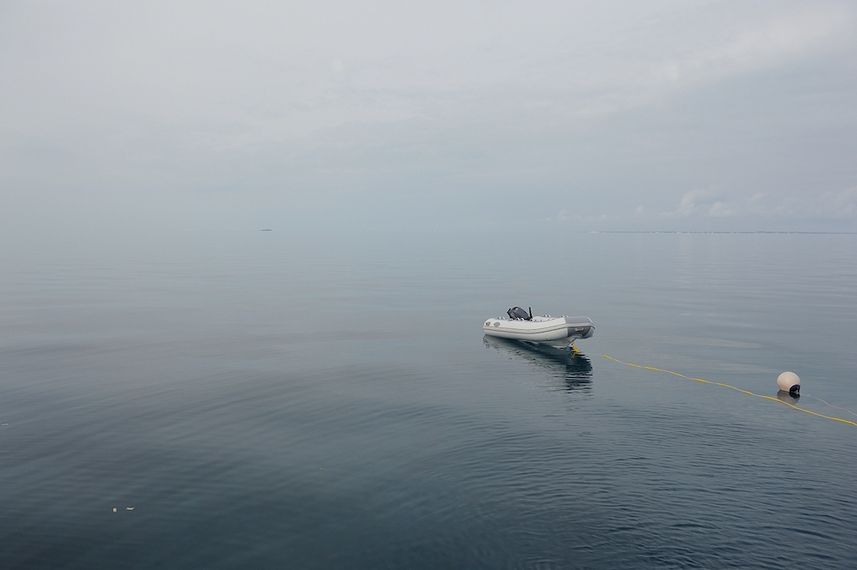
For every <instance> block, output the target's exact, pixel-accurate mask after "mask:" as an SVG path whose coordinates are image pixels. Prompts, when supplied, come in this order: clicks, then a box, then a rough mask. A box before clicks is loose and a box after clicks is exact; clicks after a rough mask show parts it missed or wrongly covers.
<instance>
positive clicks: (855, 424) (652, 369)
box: [601, 354, 857, 427]
mask: <svg viewBox="0 0 857 570" xmlns="http://www.w3.org/2000/svg"><path fill="white" fill-rule="evenodd" d="M601 356H603V357H604V358H606V359H607V360H610V361H612V362H616V363H618V364H621V365H623V366H628V367H630V368H639V369H641V370H648V371H649V372H660V373H662V374H670V375H672V376H677V377H679V378H684V379H685V380H691V381H693V382H698V383H700V384H712V385H714V386H720V387H721V388H729V389H730V390H735V391H736V392H741V393H742V394H744V395H745V396H755V397H756V398H762V399H763V400H770V401H771V402H776V403H778V404H782V405H784V406H788V407H790V408H792V409H793V410H797V411H799V412H803V413H805V414H809V415H811V416H816V417H819V418H824V419H826V420H830V421H833V422H839V423H841V424H845V425H849V426H851V427H857V422H855V421H852V420H848V419H845V418H837V417H836V416H826V415H824V414H820V413H818V412H814V411H813V410H810V409H807V408H802V407H800V406H796V405H795V404H790V403H788V402H783V401H782V400H779V399H777V398H775V397H773V396H763V395H762V394H756V393H755V392H751V391H750V390H744V389H743V388H738V387H737V386H733V385H732V384H726V383H725V382H715V381H713V380H706V379H705V378H698V377H694V376H686V375H684V374H682V373H680V372H674V371H672V370H664V369H663V368H655V367H654V366H646V365H645V364H635V363H634V362H625V361H623V360H619V359H618V358H614V357H612V356H610V355H609V354H602V355H601Z"/></svg>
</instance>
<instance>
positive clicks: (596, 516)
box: [0, 231, 857, 569]
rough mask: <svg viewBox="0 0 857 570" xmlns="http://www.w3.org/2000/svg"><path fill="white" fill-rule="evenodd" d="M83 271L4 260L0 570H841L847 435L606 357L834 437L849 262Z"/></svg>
mask: <svg viewBox="0 0 857 570" xmlns="http://www.w3.org/2000/svg"><path fill="white" fill-rule="evenodd" d="M542 237H544V236H542ZM123 240H124V241H127V242H128V243H125V244H123V243H122V241H123ZM105 242H106V243H101V244H98V245H97V246H93V247H92V248H91V249H87V248H80V247H76V246H75V245H74V244H56V246H55V247H53V248H51V249H44V250H42V251H40V253H39V254H38V255H31V254H30V253H27V251H26V248H24V249H21V250H17V251H13V250H12V249H11V248H9V249H7V250H6V251H5V252H4V253H3V259H2V262H3V272H2V281H0V295H2V296H0V323H2V327H0V423H2V425H0V506H2V508H0V544H2V548H0V567H2V568H119V567H131V568H154V567H160V568H234V567H244V568H373V569H374V568H432V569H434V568H533V567H539V568H553V567H557V568H566V567H602V568H618V567H674V566H705V567H723V566H727V565H731V566H743V567H770V568H782V567H800V568H831V567H839V568H853V567H857V546H856V545H857V541H855V539H857V476H855V471H857V428H854V427H851V426H847V425H843V424H840V423H835V422H832V421H828V420H824V419H821V418H818V417H814V416H811V415H808V414H803V413H800V412H796V411H794V410H791V409H789V408H788V407H786V406H783V405H779V404H778V403H776V402H771V401H768V400H764V399H760V398H752V397H747V396H744V395H742V394H740V393H737V392H735V391H731V390H728V389H724V388H720V387H715V386H710V385H702V384H698V383H694V382H690V381H687V380H683V379H681V378H677V377H674V376H669V375H665V374H658V373H653V372H650V371H646V370H640V369H634V368H628V367H624V366H622V365H619V364H617V363H615V362H612V361H610V360H607V359H605V358H604V357H603V356H602V355H603V354H604V353H608V354H610V355H612V356H614V357H616V358H619V359H622V360H626V361H631V362H637V363H643V364H649V365H653V366H657V367H661V368H666V369H670V370H676V371H679V372H682V373H686V374H688V375H691V376H701V377H704V378H710V379H714V380H720V381H723V382H728V383H730V384H734V385H736V386H739V387H742V388H746V389H748V390H752V391H754V392H757V393H760V394H764V395H772V396H773V395H776V385H775V378H776V376H777V374H778V373H779V372H780V371H782V370H794V371H796V372H797V373H798V374H800V375H801V377H802V379H803V393H804V397H803V398H802V399H801V405H805V406H807V407H809V408H812V409H814V410H817V411H819V412H821V413H825V414H830V415H836V416H840V417H845V418H850V419H857V417H855V412H853V411H852V410H857V378H855V376H857V350H855V341H857V332H855V331H857V236H854V235H757V234H747V235H687V234H684V235H677V234H593V235H588V234H581V235H565V236H550V237H549V239H537V238H536V237H534V236H522V237H519V238H518V239H515V240H512V239H508V240H507V241H505V242H498V241H496V240H494V239H492V238H490V237H488V236H484V235H482V236H477V235H475V234H468V235H462V236H459V237H455V238H450V237H447V238H444V239H443V240H440V241H439V240H438V239H437V238H435V237H431V236H421V237H402V236H398V237H396V238H392V237H391V238H385V237H384V236H374V237H361V238H358V239H356V240H353V241H346V242H335V241H333V240H331V241H329V242H323V243H314V242H307V240H306V239H301V238H299V237H297V236H292V235H290V234H288V233H285V232H280V231H274V232H228V233H224V234H221V235H198V234H192V233H188V234H182V235H179V236H173V237H172V238H170V239H166V238H159V239H155V240H151V241H146V240H140V239H134V238H128V237H127V236H125V237H122V238H120V239H119V241H118V242H117V243H109V242H110V240H105ZM511 305H522V306H528V305H532V306H533V309H534V311H535V312H539V313H541V312H551V313H554V314H559V313H568V314H586V315H589V316H591V317H592V318H593V319H594V320H595V321H596V323H597V325H598V331H597V333H596V336H595V337H594V338H592V339H590V340H587V341H582V342H580V343H579V348H580V349H581V350H582V352H583V355H582V356H578V357H570V356H568V355H566V354H563V353H559V352H553V351H549V350H533V349H530V348H528V347H526V346H523V345H519V344H516V343H514V342H499V341H493V342H492V341H490V340H488V339H485V338H483V336H482V333H481V323H482V321H483V320H484V319H485V318H486V317H490V316H496V315H499V314H501V313H502V312H503V311H504V310H505V309H506V308H507V307H508V306H511ZM819 399H823V400H824V401H825V402H828V403H829V404H831V405H828V404H827V403H823V402H822V401H821V400H819ZM832 406H838V408H833V407H832ZM114 508H116V512H113V509H114ZM130 508H133V510H129V509H130Z"/></svg>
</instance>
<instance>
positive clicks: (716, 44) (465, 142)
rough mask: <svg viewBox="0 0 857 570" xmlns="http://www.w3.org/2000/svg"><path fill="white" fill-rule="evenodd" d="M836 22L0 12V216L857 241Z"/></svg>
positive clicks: (697, 5)
mask: <svg viewBox="0 0 857 570" xmlns="http://www.w3.org/2000/svg"><path fill="white" fill-rule="evenodd" d="M855 23H857V7H854V6H853V5H852V4H851V3H849V2H812V3H807V2H757V3H752V4H751V3H739V4H735V3H724V2H684V1H674V2H657V3H651V2H646V3H640V2H614V3H602V2H577V3H568V2H556V3H550V2H546V3H539V4H532V3H523V2H521V3H497V4H495V5H490V6H485V5H481V4H477V3H461V2H455V3H452V2H450V3H431V4H425V5H423V6H416V7H415V6H413V5H411V4H410V3H407V4H403V3H397V2H380V3H371V4H364V3H343V2H339V3H323V2H322V3H319V2H289V3H279V2H247V3H240V4H235V3H216V2H181V3H174V2H150V3H144V4H138V3H124V2H95V1H92V2H81V3H65V2H40V3H32V2H6V3H4V4H3V5H2V6H0V73H2V77H3V78H4V89H3V93H2V95H0V97H2V106H0V128H2V130H0V199H2V206H3V207H2V213H0V222H2V224H3V225H4V227H6V228H12V229H15V228H18V229H20V228H22V227H28V225H29V224H31V223H32V221H33V220H34V219H41V220H48V221H50V222H51V223H61V224H64V225H65V226H67V227H68V228H69V229H74V228H79V227H91V226H93V225H95V226H98V225H99V224H108V225H109V224H111V223H119V222H121V223H123V224H127V223H138V224H143V225H151V224H157V225H162V226H165V227H199V228H206V227H224V226H229V227H240V226H242V225H247V226H255V225H265V226H268V225H277V224H282V225H285V224H330V226H331V227H337V228H344V227H351V226H352V225H353V226H356V227H364V226H365V225H366V224H367V223H368V222H371V223H372V224H376V225H384V224H389V225H390V227H400V226H406V225H408V224H421V223H425V224H434V223H437V220H438V219H443V220H445V223H449V224H461V225H467V224H469V223H473V220H496V219H501V218H502V216H504V215H506V214H507V213H508V212H509V211H511V210H513V209H519V210H520V212H521V215H522V216H523V218H525V219H527V220H531V221H532V222H538V221H542V220H545V219H550V220H552V221H553V222H554V223H556V224H562V225H565V226H568V227H581V228H582V229H636V228H641V229H658V228H662V227H668V228H667V229H673V228H676V229H687V228H698V227H703V226H704V227H705V228H707V229H789V228H794V229H804V230H805V229H814V230H823V229H832V230H857V211H855V210H857V206H855V195H854V189H855V188H857V166H855V165H854V161H853V156H855V155H857V153H855V151H857V138H855V133H857V110H855V108H854V105H853V102H854V101H855V100H857V97H855V96H857V73H855V72H857V63H855V62H857V57H855V55H857V34H855V31H857V30H855V27H857V26H855ZM402 220H407V222H403V221H402Z"/></svg>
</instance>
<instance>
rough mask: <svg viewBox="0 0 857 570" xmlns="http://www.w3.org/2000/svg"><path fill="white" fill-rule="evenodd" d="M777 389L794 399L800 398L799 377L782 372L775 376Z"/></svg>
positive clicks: (791, 373) (792, 373)
mask: <svg viewBox="0 0 857 570" xmlns="http://www.w3.org/2000/svg"><path fill="white" fill-rule="evenodd" d="M777 387H778V388H779V389H780V390H782V391H783V392H788V393H789V396H791V397H793V398H796V397H798V396H800V376H798V375H797V374H795V373H794V372H783V373H782V374H780V375H779V376H777Z"/></svg>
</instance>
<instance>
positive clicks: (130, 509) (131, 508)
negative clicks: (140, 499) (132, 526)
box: [125, 507, 134, 511]
mask: <svg viewBox="0 0 857 570" xmlns="http://www.w3.org/2000/svg"><path fill="white" fill-rule="evenodd" d="M125 510H126V511H133V510H134V507H125Z"/></svg>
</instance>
